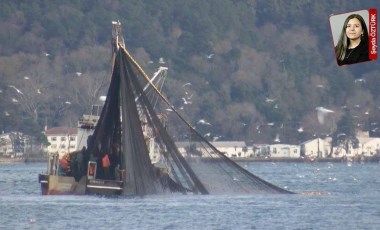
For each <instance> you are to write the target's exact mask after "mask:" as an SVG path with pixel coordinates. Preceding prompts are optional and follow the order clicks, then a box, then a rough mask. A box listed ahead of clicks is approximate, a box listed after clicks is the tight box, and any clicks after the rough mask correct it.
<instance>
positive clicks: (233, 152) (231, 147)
mask: <svg viewBox="0 0 380 230" xmlns="http://www.w3.org/2000/svg"><path fill="white" fill-rule="evenodd" d="M210 143H211V144H212V145H213V146H214V147H215V148H217V149H218V150H219V151H220V152H222V153H224V155H226V156H227V157H251V156H253V147H252V146H247V144H246V143H245V142H244V141H214V142H210ZM175 144H176V146H177V147H178V150H179V152H180V153H181V154H183V155H185V154H186V152H187V150H191V152H196V151H198V153H199V155H200V156H202V157H207V156H209V153H212V151H213V150H212V149H208V148H207V149H206V150H205V149H204V148H205V147H207V146H204V145H201V144H200V143H198V142H176V143H175Z"/></svg>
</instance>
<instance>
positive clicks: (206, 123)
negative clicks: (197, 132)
mask: <svg viewBox="0 0 380 230" xmlns="http://www.w3.org/2000/svg"><path fill="white" fill-rule="evenodd" d="M197 123H198V124H202V125H211V124H210V123H209V122H207V121H205V120H204V119H200V120H199V121H198V122H197Z"/></svg>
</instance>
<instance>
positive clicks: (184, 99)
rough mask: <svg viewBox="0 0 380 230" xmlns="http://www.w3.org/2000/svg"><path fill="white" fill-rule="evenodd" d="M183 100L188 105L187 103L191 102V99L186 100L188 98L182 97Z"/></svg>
mask: <svg viewBox="0 0 380 230" xmlns="http://www.w3.org/2000/svg"><path fill="white" fill-rule="evenodd" d="M182 100H183V104H185V105H187V104H191V101H188V100H186V98H184V97H183V98H182Z"/></svg>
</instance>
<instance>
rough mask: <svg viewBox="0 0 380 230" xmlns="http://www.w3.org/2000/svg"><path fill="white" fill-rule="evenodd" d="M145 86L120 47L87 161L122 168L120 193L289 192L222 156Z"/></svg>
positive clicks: (138, 70) (145, 79) (143, 76)
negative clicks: (175, 138)
mask: <svg viewBox="0 0 380 230" xmlns="http://www.w3.org/2000/svg"><path fill="white" fill-rule="evenodd" d="M147 82H148V77H147V76H146V74H145V73H144V72H143V71H142V69H141V68H140V67H139V66H138V64H137V63H136V62H135V61H134V60H133V58H132V57H131V56H130V54H129V53H128V51H127V50H126V49H124V48H120V49H119V50H118V51H117V55H116V58H115V62H114V68H113V74H112V80H111V84H110V88H109V91H108V94H107V99H106V101H105V104H104V107H103V111H102V114H101V116H100V119H99V122H98V124H97V126H96V128H95V131H94V134H93V136H92V138H91V139H90V141H89V144H88V153H89V154H90V156H89V158H92V159H94V160H96V161H97V162H98V163H99V164H101V158H102V157H103V156H104V155H105V154H108V155H109V157H110V160H111V166H112V167H120V169H122V170H125V175H124V177H123V180H124V190H123V193H124V194H126V195H145V194H160V193H166V192H182V193H198V194H266V193H291V192H289V191H286V190H284V189H282V188H280V187H277V186H275V185H273V184H271V183H269V182H267V181H265V180H263V179H261V178H259V177H257V176H255V175H253V174H252V173H250V172H248V171H247V170H245V169H244V168H242V167H241V166H239V165H238V164H237V163H235V162H234V161H232V160H230V159H229V158H227V157H226V156H225V155H224V154H223V153H221V152H220V151H219V150H218V149H216V148H215V147H214V146H213V145H211V144H210V142H208V141H207V140H206V139H205V138H204V137H203V136H202V135H200V134H199V133H198V132H197V131H196V130H195V129H194V128H192V126H191V125H190V124H189V123H187V122H186V120H185V119H184V118H183V117H182V115H181V114H179V113H178V111H176V110H175V109H174V107H173V106H171V104H170V103H169V102H168V101H167V100H166V99H165V96H164V95H162V94H161V92H159V90H157V88H156V87H155V86H154V84H148V83H147ZM146 84H148V85H149V87H148V88H147V89H145V88H144V87H143V86H145V85H146ZM168 108H169V110H171V111H168ZM179 134H183V136H186V137H188V138H184V139H183V140H182V142H181V146H177V145H176V143H175V142H174V141H173V136H174V135H179ZM115 146H120V148H115ZM118 149H120V150H118ZM99 175H100V177H101V175H102V173H101V172H100V174H99Z"/></svg>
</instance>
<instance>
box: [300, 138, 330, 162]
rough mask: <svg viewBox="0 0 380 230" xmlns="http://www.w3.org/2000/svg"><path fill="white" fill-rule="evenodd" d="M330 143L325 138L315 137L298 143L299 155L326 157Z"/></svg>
mask: <svg viewBox="0 0 380 230" xmlns="http://www.w3.org/2000/svg"><path fill="white" fill-rule="evenodd" d="M330 146H331V145H330V144H329V143H328V141H327V140H323V139H321V138H316V139H312V140H308V141H305V142H303V143H301V144H300V150H301V154H300V155H301V156H305V157H310V158H316V157H321V158H323V157H327V156H328V155H329V152H330V151H331V147H330Z"/></svg>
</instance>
